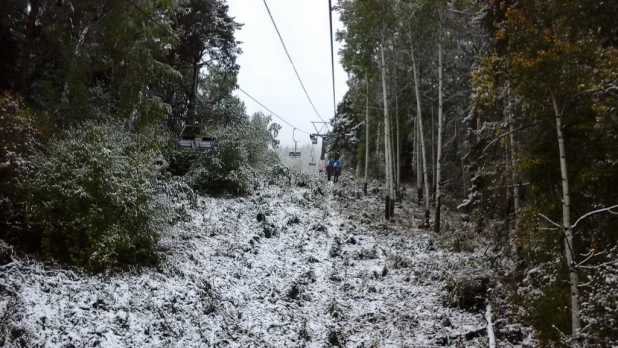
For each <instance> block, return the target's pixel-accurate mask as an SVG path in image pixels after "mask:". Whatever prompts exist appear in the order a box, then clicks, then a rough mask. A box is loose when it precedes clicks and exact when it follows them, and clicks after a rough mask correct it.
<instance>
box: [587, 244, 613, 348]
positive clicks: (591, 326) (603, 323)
mask: <svg viewBox="0 0 618 348" xmlns="http://www.w3.org/2000/svg"><path fill="white" fill-rule="evenodd" d="M595 254H598V256H600V257H594V256H595ZM584 256H588V257H589V258H590V259H592V260H594V262H588V263H587V264H586V265H585V266H584V265H582V266H581V267H583V268H585V269H586V270H587V271H588V272H590V274H589V275H588V276H587V278H586V279H582V285H581V286H582V287H583V288H584V289H586V290H587V291H585V292H583V296H582V303H581V316H582V320H583V321H584V322H585V323H586V325H585V326H584V327H583V328H582V336H583V337H584V342H587V343H590V344H591V345H592V344H596V345H597V346H603V347H610V346H611V347H616V346H618V291H617V289H618V247H614V248H612V249H611V250H608V251H607V252H597V251H596V250H591V251H590V252H589V254H588V255H584Z"/></svg>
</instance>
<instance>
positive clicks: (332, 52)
mask: <svg viewBox="0 0 618 348" xmlns="http://www.w3.org/2000/svg"><path fill="white" fill-rule="evenodd" d="M328 19H329V21H330V63H331V67H332V75H333V116H334V115H336V114H337V97H336V96H335V49H334V43H333V7H332V5H331V0H328ZM322 121H324V120H322Z"/></svg>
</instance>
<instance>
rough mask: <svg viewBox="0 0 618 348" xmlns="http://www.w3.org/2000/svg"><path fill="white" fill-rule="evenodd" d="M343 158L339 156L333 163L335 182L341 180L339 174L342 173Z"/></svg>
mask: <svg viewBox="0 0 618 348" xmlns="http://www.w3.org/2000/svg"><path fill="white" fill-rule="evenodd" d="M341 168H342V166H341V160H340V159H339V158H338V159H337V160H336V161H335V163H334V164H333V169H334V173H333V174H334V176H335V177H334V179H333V182H337V181H339V175H341Z"/></svg>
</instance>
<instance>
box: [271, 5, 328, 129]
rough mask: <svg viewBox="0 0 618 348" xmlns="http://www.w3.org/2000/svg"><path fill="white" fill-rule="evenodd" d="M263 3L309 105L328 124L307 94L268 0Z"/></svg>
mask: <svg viewBox="0 0 618 348" xmlns="http://www.w3.org/2000/svg"><path fill="white" fill-rule="evenodd" d="M263 1H264V6H266V11H268V16H270V20H271V21H272V22H273V26H275V30H276V31H277V35H278V36H279V40H280V41H281V45H283V50H285V54H286V55H287V56H288V59H289V60H290V63H291V64H292V68H294V72H295V73H296V77H297V78H298V82H300V85H301V87H302V88H303V91H305V95H306V96H307V99H308V100H309V103H310V104H311V106H312V107H313V111H315V113H316V114H317V115H318V117H319V118H320V120H322V122H326V121H324V119H323V118H322V116H320V113H319V112H318V110H317V109H316V108H315V105H313V101H312V100H311V98H310V97H309V93H307V89H306V88H305V85H304V84H303V80H302V79H301V78H300V75H299V74H298V70H296V65H294V61H293V60H292V57H291V56H290V53H289V52H288V49H287V47H286V46H285V42H283V38H282V37H281V33H280V32H279V28H277V23H275V19H274V18H273V15H272V13H270V8H269V7H268V4H267V3H266V0H263Z"/></svg>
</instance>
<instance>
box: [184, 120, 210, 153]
mask: <svg viewBox="0 0 618 348" xmlns="http://www.w3.org/2000/svg"><path fill="white" fill-rule="evenodd" d="M200 133H201V127H200V126H197V125H185V126H184V127H183V128H182V131H181V132H180V137H179V138H178V145H179V146H180V147H182V148H185V149H194V150H198V151H206V150H211V149H216V148H217V147H218V144H217V138H215V137H211V136H205V135H200Z"/></svg>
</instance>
